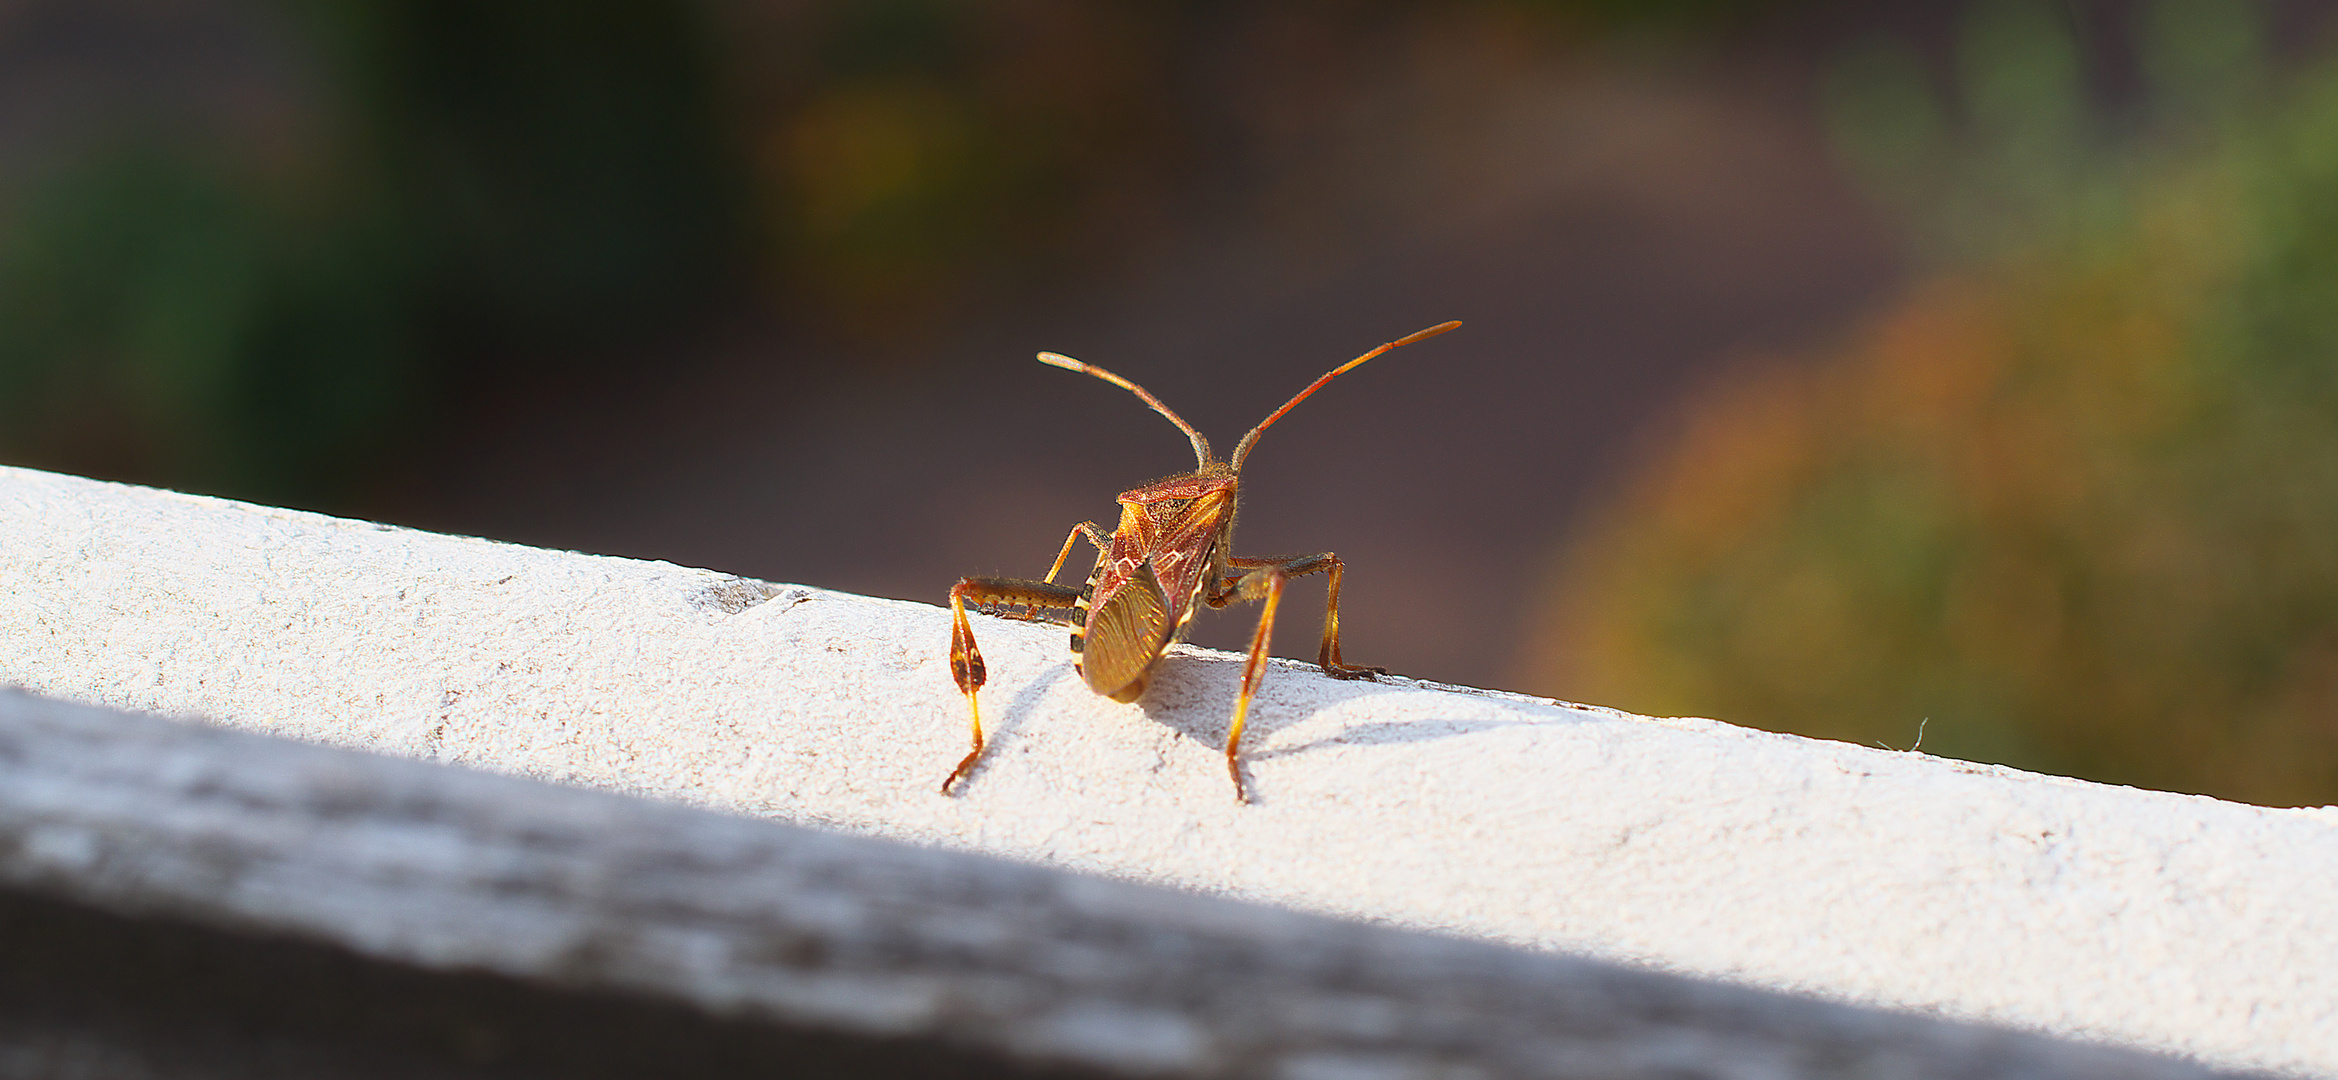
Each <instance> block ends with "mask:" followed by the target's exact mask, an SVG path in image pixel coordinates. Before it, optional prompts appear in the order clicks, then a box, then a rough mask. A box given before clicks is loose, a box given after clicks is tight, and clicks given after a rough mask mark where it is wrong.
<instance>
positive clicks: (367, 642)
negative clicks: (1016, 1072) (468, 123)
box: [0, 469, 2338, 1075]
mask: <svg viewBox="0 0 2338 1080" xmlns="http://www.w3.org/2000/svg"><path fill="white" fill-rule="evenodd" d="M0 580H4V581H5V583H6V585H7V588H5V589H0V682H7V683H12V684H15V685H19V686H22V687H25V688H27V689H30V690H33V691H36V692H39V693H43V694H48V695H52V696H57V697H62V698H68V699H72V700H79V701H85V702H90V703H95V704H104V705H110V706H115V707H119V708H129V709H140V710H148V711H154V712H159V713H163V714H167V715H175V716H186V717H203V718H208V719H211V720H214V721H217V722H220V723H224V724H228V725H231V726H236V727H243V728H248V729H252V730H257V731H267V732H274V733H279V734H288V735H294V736H298V737H302V738H307V739H312V740H316V741H319V742H326V743H332V744H336V745H341V746H349V747H357V748H364V749H370V750H376V751H381V752H385V753H392V754H399V755H404V756H410V757H418V758H424V759H428V760H437V761H448V762H456V763H462V764H467V765H473V766H477V767H480V768H485V769H492V770H497V771H502V772H508V773H515V774H520V775H526V776H532V777H538V778H546V779H553V780H561V781H569V782H575V783H580V784H586V785H591V786H596V787H602V788H606V789H612V790H617V791H625V792H633V793H639V794H646V795H652V796H657V797H661V798H668V799H675V800H680V801H685V802H691V803H696V804H699V805H702V806H706V807H711V808H717V809H723V810H729V811H736V812H742V813H748V814H757V815H764V816H769V817H775V818H780V819H785V820H789V821H794V822H799V823H806V824H814V825H820V826H826V827H830V828H836V829H842V830H846V831H850V832H859V833H865V834H870V835H876V836H885V837H892V838H898V839H905V840H912V841H917V842H922V843H929V844H937V845H942V846H949V847H958V848H964V849H967V850H973V851H980V852H988V853H992V854H999V855H1005V856H1009V857H1013V858H1018V859H1024V860H1029V861H1033V862H1039V863H1045V864H1050V865H1055V866H1060V867H1066V868H1071V869H1079V870H1089V871H1097V872H1102V873H1107V874H1111V875H1114V876H1119V877H1123V878H1128V879H1131V880H1137V881H1146V882H1154V883H1161V884H1170V885H1176V886H1181V887H1185V888H1189V889H1194V890H1199V891H1204V892H1211V893H1219V894H1224V895H1228V896H1234V897H1240V898H1245V899H1252V900H1259V901H1265V902H1269V903H1275V904H1280V905H1285V906H1290V907H1294V908H1299V909H1302V910H1308V911H1314V912H1321V913H1328V914H1334V915H1342V916H1348V917H1357V918H1363V919H1367V920H1373V921H1379V922H1384V923H1389V924H1394V925H1398V926H1404V927H1412V928H1420V929H1430V930H1439V931H1446V932H1451V933H1458V934H1465V935H1471V936H1475V937H1481V938H1485V939H1489V940H1492V941H1497V942H1503V943H1510V944H1517V945H1524V946H1529V947H1532V948H1538V949H1547V950H1557V951H1565V952H1571V953H1578V954H1582V955H1586V956H1591V957H1597V958H1605V959H1614V960H1623V961H1627V962H1632V963H1637V964H1642V965H1646V966H1649V967H1653V968H1657V969H1661V970H1667V971H1673V972H1679V973H1684V974H1691V975H1698V976H1707V977H1716V978H1721V979H1726V980H1733V981H1739V982H1744V983H1748V984H1752V985H1758V986H1765V987H1775V988H1784V989H1792V990H1800V991H1807V992H1811V993H1815V994H1818V995H1821V996H1824V997H1829V998H1833V999H1837V1000H1841V1001H1847V1002H1854V1003H1862V1004H1877V1005H1884V1006H1889V1007H1896V1008H1903V1009H1912V1010H1918V1011H1923V1012H1929V1013H1935V1014H1939V1015H1944V1016H1948V1017H1953V1018H1960V1019H1974V1020H1984V1021H1992V1022H1998V1023H2004V1024H2009V1025H2013V1026H2016V1027H2021V1028H2027V1029H2031V1030H2036V1031H2040V1032H2046V1033H2050V1034H2056V1035H2063V1036H2075V1037H2082V1038H2092V1039H2099V1040H2104V1041H2108V1042H2113V1043H2118V1044H2122V1045H2128V1046H2134V1047H2139V1048H2145V1049H2152V1050H2161V1051H2172V1052H2178V1053H2184V1054H2189V1055H2192V1056H2195V1057H2197V1058H2199V1059H2201V1060H2203V1061H2206V1062H2209V1063H2212V1064H2217V1065H2223V1066H2243V1067H2261V1068H2270V1069H2276V1070H2281V1071H2286V1072H2291V1073H2296V1074H2300V1075H2317V1074H2338V974H2334V973H2338V811H2332V810H2329V809H2323V810H2269V809H2264V808H2258V807H2250V806H2241V805H2235V804H2230V803H2223V802H2219V801H2216V800H2212V799H2206V798H2199V797H2191V796H2180V795H2170V794H2165V793H2156V792H2147V791H2137V790H2132V789H2125V788H2113V787H2106V786H2102V785H2095V784H2087V783H2082V782H2078V781H2072V780H2064V779H2057V778H2051V777H2041V776H2034V775H2030V774H2024V773H2019V772H2015V771H2012V770H2007V769H1999V768H1992V767H1984V766H1977V765H1971V764H1967V763H1961V762H1955V761H1948V760H1943V759H1939V758H1932V757H1926V756H1924V755H1921V754H1913V753H1895V752H1889V751H1882V750H1876V749H1870V748H1864V747H1857V746H1850V745H1846V744H1840V743H1828V742H1819V741H1814V740H1808V739H1800V738H1794V737H1790V736H1782V735H1773V734H1767V733H1762V732H1756V731H1749V730H1745V729H1741V728H1734V727H1730V726H1728V725H1725V724H1719V723H1714V722H1712V721H1704V720H1651V719H1646V718H1640V717H1633V716H1628V715H1624V714H1620V713H1615V712H1612V711H1607V710H1600V709H1591V708H1582V707H1574V706H1567V705H1563V704H1560V703H1555V702H1549V701H1544V700H1540V699H1533V698H1526V697H1520V696H1517V695H1509V694H1500V693H1490V692H1483V691H1465V690H1458V689H1455V688H1450V687H1438V686H1432V685H1426V684H1419V683H1414V682H1410V681H1408V680H1403V679H1393V678H1392V679H1388V680H1384V681H1381V682H1377V683H1344V682H1336V681H1332V680H1328V679H1324V678H1321V677H1319V676H1317V675H1314V674H1311V673H1310V671H1309V670H1308V667H1307V666H1306V665H1302V664H1297V663H1290V664H1284V665H1281V666H1279V667H1277V669H1276V670H1274V671H1273V672H1272V673H1270V675H1269V677H1268V681H1267V684H1266V687H1265V689H1264V691H1263V692H1262V693H1261V695H1260V699H1259V701H1258V703H1257V706H1256V708H1255V709H1254V711H1253V714H1252V725H1253V726H1252V731H1253V735H1252V737H1251V741H1250V744H1249V745H1250V748H1251V749H1250V752H1249V753H1248V755H1247V761H1248V763H1249V776H1250V778H1251V784H1252V789H1253V792H1254V796H1255V798H1256V803H1255V804H1254V805H1250V806H1237V805H1235V804H1234V802H1233V801H1232V799H1231V797H1230V793H1229V791H1228V785H1227V781H1226V777H1225V775H1224V771H1223V769H1222V767H1221V765H1220V764H1219V762H1218V760H1217V741H1218V740H1219V739H1220V738H1221V737H1222V732H1223V725H1224V723H1225V717H1226V713H1227V711H1228V708H1229V706H1230V705H1231V701H1232V696H1233V690H1234V683H1235V680H1236V678H1237V677H1238V673H1239V663H1238V661H1237V660H1236V659H1234V658H1232V657H1228V656H1225V655H1222V654H1217V653H1210V652H1205V651H1199V650H1181V651H1179V652H1178V653H1176V654H1175V655H1173V656H1172V657H1170V659H1169V660H1168V661H1167V663H1166V665H1165V667H1164V669H1163V671H1162V673H1161V675H1160V676H1159V678H1158V679H1157V680H1156V682H1155V687H1154V689H1153V690H1152V692H1151V693H1150V694H1149V695H1148V696H1147V697H1146V698H1145V699H1143V700H1142V701H1140V702H1138V703H1137V704H1134V705H1118V704H1114V703H1112V702H1109V701H1105V700H1102V699H1099V698H1097V697H1095V696H1094V695H1092V694H1090V693H1089V692H1088V691H1087V690H1086V688H1085V686H1084V685H1083V684H1081V683H1080V682H1079V681H1078V680H1077V679H1076V678H1075V677H1073V675H1072V673H1071V670H1070V666H1069V662H1068V657H1067V656H1066V655H1065V653H1064V651H1063V640H1064V639H1063V634H1062V633H1061V632H1060V631H1059V630H1056V629H1053V628H1042V627H1032V626H1024V625H1017V624H1013V623H1009V622H1004V621H1000V620H992V619H984V620H981V622H980V625H979V626H978V627H977V633H978V635H980V637H981V640H982V643H983V648H984V652H985V654H986V656H987V657H988V658H989V661H990V672H991V684H990V687H989V688H988V689H987V690H986V691H985V692H984V694H985V716H986V718H987V719H988V720H989V721H990V724H991V726H992V728H993V732H994V738H995V744H994V746H993V748H992V752H991V755H990V757H989V758H988V760H987V761H986V763H985V764H984V765H983V767H982V768H981V769H979V770H978V771H977V772H976V773H975V774H974V775H973V776H972V777H971V779H970V781H969V782H968V783H967V785H966V786H965V790H964V793H963V796H962V797H957V798H951V797H944V796H941V795H939V794H937V793H936V792H935V790H934V788H935V785H936V784H937V783H938V782H939V781H940V779H941V777H942V776H943V775H944V774H945V773H946V772H947V771H948V770H949V768H950V766H951V765H952V764H953V763H954V762H955V761H956V760H957V758H958V756H959V755H960V754H961V753H963V749H964V739H965V733H964V717H963V713H962V705H961V703H960V701H959V700H958V697H957V695H956V693H955V691H954V690H953V688H952V686H951V683H950V679H949V675H948V671H947V667H946V659H945V656H944V649H945V646H946V643H947V640H948V628H947V615H946V613H945V612H944V611H942V610H941V609H939V608H936V607H932V606H928V605H923V604H911V603H904V602H898V601H882V600H871V599H867V598H862V597H855V596H848V595H843V594H838V593H832V592H825V591H821V590H817V589H810V588H804V587H799V586H773V585H766V584H764V583H761V582H753V581H746V580H742V579H739V578H735V577H731V576H727V575H723V574H719V573H714V572H710V571H701V570H689V569H683V568H679V567H674V566H670V565H666V564H660V563H642V562H634V561H628V560H620V559H609V558H599V557H591V556H580V555H575V554H569V553H559V552H547V551H539V550H533V549H528V548H521V547H515V546H511V545H504V544H496V543H490V542H486V541H479V540H469V539H460V538H451V537H444V536H435V535H430V534H424V533H417V532H412V531H407V530H401V529H394V528H387V527H383V526H377V525H372V524H368V523H363V522H351V521H340V520H334V519H330V518H324V517H320V516H316V515H311V514H303V513H296V512H290V511H282V510H271V509H265V508H259V507H252V506H247V505H243V504H237V503H232V502H226V501H221V500H214V499H206V498H199V497H193V496H184V495H176V494H171V493H166V492H156V491H150V490H143V489H136V488H128V487H122V486H118V485H109V484H101V483H95V482H91V481H85V480H79V479H74V478H69V477H60V476H54V475H49V474H43V473H36V472H30V471H25V470H13V469H6V470H0ZM947 585H948V583H947V582H937V583H936V590H935V591H936V594H937V596H939V595H940V594H941V593H942V592H943V591H944V590H945V589H946V587H947ZM1287 607H1289V608H1290V610H1291V612H1292V613H1291V614H1290V615H1289V616H1287V617H1289V618H1291V619H1292V620H1293V621H1294V623H1295V624H1297V625H1301V626H1307V625H1310V624H1311V622H1312V620H1311V619H1309V618H1307V617H1306V615H1307V613H1306V612H1305V611H1304V605H1299V604H1293V605H1287ZM1300 636H1301V637H1304V636H1305V635H1304V634H1303V633H1302V634H1301V635H1300Z"/></svg>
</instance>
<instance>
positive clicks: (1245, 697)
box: [1221, 567, 1286, 802]
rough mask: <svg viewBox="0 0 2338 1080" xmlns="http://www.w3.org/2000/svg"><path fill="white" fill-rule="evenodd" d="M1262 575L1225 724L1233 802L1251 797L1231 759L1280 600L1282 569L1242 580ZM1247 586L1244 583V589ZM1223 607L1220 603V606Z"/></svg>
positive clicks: (1237, 746) (1263, 665) (1238, 745)
mask: <svg viewBox="0 0 2338 1080" xmlns="http://www.w3.org/2000/svg"><path fill="white" fill-rule="evenodd" d="M1260 578H1263V581H1262V583H1261V584H1259V585H1258V586H1257V588H1258V589H1259V590H1261V591H1262V592H1263V594H1264V595H1263V597H1262V598H1263V599H1264V600H1265V601H1266V605H1265V607H1263V608H1262V609H1261V610H1260V611H1259V613H1258V630H1257V632H1255V633H1253V634H1251V635H1250V657H1249V659H1247V660H1245V661H1244V662H1243V664H1242V693H1241V694H1240V696H1237V697H1236V698H1235V699H1234V721H1233V723H1231V724H1228V725H1227V726H1226V775H1228V776H1231V777H1233V778H1234V801H1235V802H1249V801H1250V796H1249V795H1248V794H1246V793H1245V792H1244V791H1243V788H1242V767H1241V766H1240V765H1237V764H1236V763H1235V761H1234V757H1235V755H1236V754H1238V753H1240V752H1241V750H1242V724H1243V721H1245V720H1246V719H1248V718H1249V716H1250V698H1251V695H1252V694H1255V693H1257V691H1258V677H1259V676H1260V675H1263V674H1265V673H1266V646H1267V641H1268V639H1270V638H1272V637H1273V636H1274V631H1275V607H1276V606H1277V605H1279V604H1281V603H1282V602H1283V582H1284V581H1285V580H1286V578H1285V576H1284V574H1283V573H1282V571H1281V570H1280V569H1278V568H1275V567H1266V568H1263V569H1260V570H1256V571H1253V572H1252V573H1251V574H1247V575H1244V580H1245V582H1248V581H1251V580H1258V579H1260ZM1248 587H1249V586H1248V585H1247V584H1246V585H1245V589H1246V590H1247V588H1248ZM1221 606H1223V605H1221Z"/></svg>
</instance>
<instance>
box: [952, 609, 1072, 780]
mask: <svg viewBox="0 0 2338 1080" xmlns="http://www.w3.org/2000/svg"><path fill="white" fill-rule="evenodd" d="M1079 599H1080V590H1078V589H1067V588H1065V587H1063V586H1061V585H1050V584H1048V583H1047V582H1044V581H1024V580H1022V579H1020V578H971V577H970V578H960V579H958V584H957V585H955V586H952V587H951V589H950V678H951V679H953V680H955V681H956V682H957V683H958V692H959V693H961V694H964V695H966V715H967V717H968V718H969V720H970V721H971V723H972V724H973V728H974V749H973V750H971V751H969V752H968V753H967V754H966V758H965V760H963V761H960V762H959V763H958V767H957V768H955V769H952V770H950V775H949V777H948V778H946V779H944V780H943V781H942V793H943V794H945V795H946V794H949V791H950V785H952V784H955V783H957V782H958V781H959V780H961V779H964V778H965V776H966V774H967V773H969V772H972V771H974V762H975V760H976V759H978V758H980V757H981V756H982V707H981V706H980V705H979V704H977V703H976V701H975V692H976V691H978V690H981V689H982V684H983V683H984V682H985V681H987V680H988V678H989V672H988V670H987V669H986V668H984V666H983V663H982V650H981V649H980V648H978V647H976V646H975V644H974V627H973V626H971V625H969V624H968V623H967V621H966V605H967V604H969V603H971V604H973V605H975V606H976V607H982V606H985V605H997V606H1000V607H1002V608H1003V609H1004V610H1002V611H1001V612H1000V614H1001V615H1003V616H1005V617H1007V618H1010V619H1027V620H1034V621H1038V620H1040V619H1041V616H1040V615H1039V612H1041V611H1069V610H1071V608H1072V605H1073V604H1075V603H1077V602H1078V601H1079ZM1047 621H1058V622H1060V621H1063V620H1047Z"/></svg>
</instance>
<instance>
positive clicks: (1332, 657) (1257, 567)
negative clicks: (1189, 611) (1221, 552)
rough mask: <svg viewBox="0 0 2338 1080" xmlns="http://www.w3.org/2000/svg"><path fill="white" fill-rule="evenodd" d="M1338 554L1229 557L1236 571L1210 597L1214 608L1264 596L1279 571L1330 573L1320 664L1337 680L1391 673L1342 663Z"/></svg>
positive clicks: (1292, 574) (1286, 574)
mask: <svg viewBox="0 0 2338 1080" xmlns="http://www.w3.org/2000/svg"><path fill="white" fill-rule="evenodd" d="M1346 565H1347V564H1345V563H1343V562H1341V561H1340V558H1339V556H1337V555H1334V554H1332V553H1331V552H1328V551H1322V552H1317V553H1316V554H1313V555H1281V556H1274V557H1271V558H1242V557H1240V556H1236V557H1233V558H1229V559H1227V560H1226V566H1227V567H1228V568H1229V569H1232V570H1234V571H1237V572H1236V573H1231V574H1228V575H1226V580H1225V581H1224V582H1222V583H1220V586H1219V589H1218V591H1217V592H1216V593H1215V594H1213V595H1212V596H1210V597H1209V598H1208V600H1209V604H1210V606H1211V607H1225V606H1226V605H1228V604H1231V603H1235V602H1237V601H1242V600H1256V599H1262V598H1263V597H1264V596H1265V592H1266V584H1265V583H1266V577H1267V576H1268V575H1269V574H1279V575H1281V576H1282V577H1284V578H1295V577H1305V576H1307V575H1309V574H1328V575H1330V581H1329V583H1328V585H1327V586H1326V587H1325V589H1324V598H1323V645H1322V648H1321V649H1319V650H1318V651H1317V652H1316V654H1315V662H1316V664H1317V666H1319V667H1321V668H1323V673H1324V674H1326V675H1329V676H1331V677H1332V678H1335V679H1369V678H1371V677H1372V676H1374V675H1386V674H1388V669H1387V668H1381V667H1357V666H1353V665H1350V664H1347V663H1343V662H1342V661H1341V658H1340V649H1339V585H1340V577H1341V575H1342V573H1343V572H1344V570H1345V568H1346Z"/></svg>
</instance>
